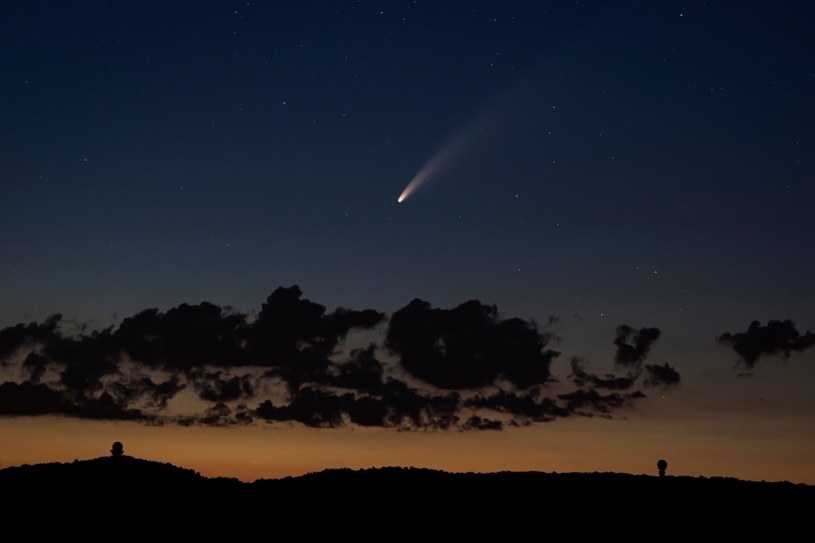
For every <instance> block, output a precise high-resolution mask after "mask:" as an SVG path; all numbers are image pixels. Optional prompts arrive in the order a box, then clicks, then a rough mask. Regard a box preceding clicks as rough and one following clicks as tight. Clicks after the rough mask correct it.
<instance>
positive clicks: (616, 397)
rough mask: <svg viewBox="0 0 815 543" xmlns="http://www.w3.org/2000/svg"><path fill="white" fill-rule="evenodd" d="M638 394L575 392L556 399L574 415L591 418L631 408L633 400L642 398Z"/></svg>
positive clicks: (590, 390)
mask: <svg viewBox="0 0 815 543" xmlns="http://www.w3.org/2000/svg"><path fill="white" fill-rule="evenodd" d="M644 397H645V395H644V394H643V393H642V392H640V391H636V392H632V393H629V394H620V393H618V392H612V393H610V394H600V393H599V392H597V391H596V390H593V389H588V390H583V389H581V390H575V391H574V392H570V393H568V394H558V398H559V399H561V400H564V401H565V402H566V406H565V409H566V410H567V411H569V412H570V413H574V414H576V415H581V416H588V417H591V416H593V415H594V414H595V413H599V414H602V415H608V414H610V413H611V412H612V411H614V410H617V409H622V408H627V407H631V403H632V401H633V400H636V399H639V398H644Z"/></svg>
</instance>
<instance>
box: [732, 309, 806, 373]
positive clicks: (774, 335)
mask: <svg viewBox="0 0 815 543" xmlns="http://www.w3.org/2000/svg"><path fill="white" fill-rule="evenodd" d="M716 339H717V341H719V343H722V344H724V345H727V346H729V347H731V348H732V349H733V350H734V351H736V352H737V353H738V354H739V357H740V358H741V360H742V361H743V362H744V364H745V365H746V366H747V367H748V368H752V367H753V366H755V365H756V362H758V359H759V358H761V357H762V356H773V355H778V356H781V357H783V358H785V359H786V358H789V356H790V354H792V353H794V352H800V351H803V350H806V349H809V348H811V347H812V346H815V333H812V332H810V331H809V330H807V331H806V332H805V333H804V334H801V333H800V332H799V331H798V330H797V329H796V328H795V323H794V322H792V321H791V320H784V321H781V320H771V321H769V322H768V323H767V324H766V325H764V326H762V325H761V323H760V322H759V321H753V322H751V323H750V326H749V327H748V328H747V331H745V332H737V333H731V332H725V333H723V334H722V335H720V336H718V337H717V338H716Z"/></svg>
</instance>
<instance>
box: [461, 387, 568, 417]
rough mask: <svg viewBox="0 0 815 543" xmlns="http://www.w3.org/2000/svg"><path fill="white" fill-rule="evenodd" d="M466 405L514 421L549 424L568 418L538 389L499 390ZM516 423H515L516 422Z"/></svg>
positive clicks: (553, 401) (564, 411) (566, 413)
mask: <svg viewBox="0 0 815 543" xmlns="http://www.w3.org/2000/svg"><path fill="white" fill-rule="evenodd" d="M466 405H467V406H468V407H472V408H474V409H487V410H490V411H495V412H497V413H505V414H508V415H512V416H513V417H514V418H515V419H521V420H524V421H532V422H549V421H552V420H554V419H555V418H556V417H568V416H569V415H570V413H569V411H568V409H565V408H563V407H561V406H559V405H558V404H557V402H556V401H555V400H553V399H551V398H546V397H543V396H542V394H541V390H540V388H539V387H534V388H532V389H530V390H528V391H525V392H523V393H518V392H507V391H505V390H499V391H498V392H496V393H495V394H492V395H488V396H482V395H480V394H479V395H476V396H475V397H473V398H471V399H469V400H467V402H466ZM516 422H517V421H516Z"/></svg>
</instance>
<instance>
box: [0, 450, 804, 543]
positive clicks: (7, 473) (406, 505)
mask: <svg viewBox="0 0 815 543" xmlns="http://www.w3.org/2000/svg"><path fill="white" fill-rule="evenodd" d="M0 494H1V495H2V496H3V499H4V501H5V502H6V505H7V511H6V512H7V513H9V514H11V513H14V512H15V511H30V508H32V507H36V510H38V511H39V512H40V513H45V512H56V513H62V514H71V515H76V514H80V513H81V514H86V515H87V514H90V515H93V514H102V513H104V514H105V515H110V514H114V515H121V513H122V512H128V511H129V512H133V511H141V510H144V511H152V512H153V513H155V514H156V515H158V516H159V517H161V519H162V522H169V523H170V524H176V523H182V524H183V523H186V522H188V520H189V519H188V517H187V516H186V515H185V514H183V512H190V511H195V512H197V513H196V514H197V515H201V514H202V512H207V511H209V512H210V513H208V514H209V516H207V518H206V523H208V524H206V526H225V525H227V524H229V523H230V522H233V521H234V520H235V519H236V518H243V517H245V516H246V515H256V514H258V515H274V518H275V519H277V521H280V522H283V521H284V520H292V519H295V518H303V516H304V515H305V516H308V517H313V518H318V519H321V520H322V521H326V522H328V521H331V522H334V521H339V520H342V519H345V520H348V519H352V518H354V519H357V522H361V520H360V519H362V520H364V518H367V519H369V520H371V522H374V521H376V520H377V519H383V518H390V517H392V516H394V515H395V516H396V517H398V518H400V519H401V521H405V522H407V520H409V519H410V518H413V519H414V520H412V521H411V522H422V523H434V524H439V525H441V526H446V527H453V526H456V527H457V529H460V530H463V531H465V532H469V533H475V534H478V533H479V531H478V526H479V523H481V522H486V523H494V522H501V523H506V522H511V523H512V526H513V528H512V529H513V530H514V529H519V530H520V529H524V528H533V527H538V528H539V527H540V526H539V523H540V522H544V519H548V521H553V520H558V521H565V520H569V521H581V522H583V521H585V519H586V518H594V517H597V516H600V517H603V518H606V519H608V518H611V517H615V518H616V517H617V516H620V520H622V519H623V518H624V517H627V516H630V515H632V514H636V515H637V517H642V519H643V522H646V523H651V522H663V521H664V522H668V523H669V524H670V523H671V522H679V521H680V520H681V522H682V523H684V525H686V526H687V525H702V524H700V523H708V524H709V523H713V524H715V525H718V526H723V525H724V524H723V523H727V522H731V521H732V516H730V512H737V511H740V512H741V513H740V514H742V515H743V514H744V511H749V510H751V508H752V509H754V508H756V507H761V510H762V515H761V516H757V517H755V518H752V519H751V522H758V523H769V522H770V521H773V519H775V518H776V515H784V518H786V520H785V524H784V526H786V527H789V526H792V525H794V524H795V520H794V517H793V515H792V511H796V510H798V509H800V507H801V506H806V504H809V505H811V504H813V503H815V487H813V486H809V485H805V484H793V483H789V482H778V483H767V482H753V481H742V480H739V479H732V478H722V477H712V478H705V477H672V476H666V477H657V476H647V475H629V474H622V473H544V472H498V473H449V472H445V471H437V470H431V469H422V468H399V467H386V468H371V469H363V470H351V469H331V470H325V471H321V472H316V473H309V474H306V475H303V476H299V477H285V478H282V479H261V480H257V481H255V482H253V483H244V482H241V481H238V480H237V479H227V478H206V477H203V476H201V475H200V474H198V473H196V472H195V471H192V470H189V469H184V468H179V467H176V466H173V465H171V464H166V463H160V462H152V461H147V460H140V459H137V458H133V457H129V456H121V457H103V458H96V459H93V460H83V461H74V462H72V463H64V464H62V463H51V464H39V465H23V466H19V467H11V468H6V469H3V470H0ZM12 498H13V499H12ZM34 504H36V505H34ZM363 517H364V518H363ZM9 518H12V517H11V516H9ZM803 518H804V517H800V519H801V520H803ZM659 519H662V520H659ZM196 522H199V521H196ZM179 526H180V524H179ZM196 526H197V527H198V528H201V527H202V526H204V525H202V524H195V523H193V524H191V525H190V526H189V528H190V529H193V528H195V527H196ZM315 529H319V530H328V529H329V524H326V525H322V526H320V527H315ZM581 529H583V530H585V529H590V530H591V529H593V528H590V527H589V528H587V527H583V528H581Z"/></svg>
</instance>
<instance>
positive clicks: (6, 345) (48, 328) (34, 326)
mask: <svg viewBox="0 0 815 543" xmlns="http://www.w3.org/2000/svg"><path fill="white" fill-rule="evenodd" d="M61 319H62V315H59V314H57V315H51V316H50V317H48V318H47V319H45V320H44V321H43V322H41V323H38V322H31V323H28V324H22V323H21V324H17V325H15V326H9V327H8V328H4V329H2V330H0V365H5V364H6V363H7V361H8V358H9V357H10V356H11V355H12V354H14V353H15V352H16V351H17V350H19V349H22V348H23V347H25V346H27V345H28V346H32V345H36V344H42V343H45V342H47V341H48V340H49V339H50V338H51V337H52V336H54V334H56V333H57V326H59V322H60V320H61Z"/></svg>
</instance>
